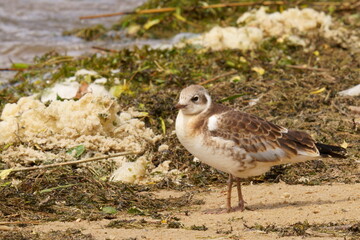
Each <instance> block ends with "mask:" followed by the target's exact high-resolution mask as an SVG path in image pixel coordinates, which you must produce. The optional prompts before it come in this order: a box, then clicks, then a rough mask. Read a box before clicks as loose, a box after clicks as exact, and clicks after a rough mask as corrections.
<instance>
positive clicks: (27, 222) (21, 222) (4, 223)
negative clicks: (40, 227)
mask: <svg viewBox="0 0 360 240" xmlns="http://www.w3.org/2000/svg"><path fill="white" fill-rule="evenodd" d="M40 223H41V222H39V221H17V222H0V225H18V224H40Z"/></svg>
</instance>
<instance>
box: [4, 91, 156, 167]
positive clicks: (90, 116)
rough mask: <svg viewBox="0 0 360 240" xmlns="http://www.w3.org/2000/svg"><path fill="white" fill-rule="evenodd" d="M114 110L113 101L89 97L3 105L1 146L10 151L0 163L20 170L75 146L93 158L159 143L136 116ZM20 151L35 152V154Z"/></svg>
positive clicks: (7, 151) (5, 152)
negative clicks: (34, 160) (93, 154)
mask: <svg viewBox="0 0 360 240" xmlns="http://www.w3.org/2000/svg"><path fill="white" fill-rule="evenodd" d="M119 111H120V106H119V105H118V103H117V102H116V100H114V99H112V98H110V97H104V96H96V95H93V94H91V93H88V94H86V95H84V96H83V97H82V98H81V99H80V100H78V101H74V100H65V101H57V100H55V101H52V102H51V103H50V105H49V106H46V105H45V104H44V103H42V102H40V101H39V100H37V99H36V98H35V97H34V96H32V97H23V98H21V99H19V101H18V102H17V103H13V104H6V105H5V107H4V110H3V112H2V115H1V120H2V121H1V122H0V145H6V144H8V145H9V147H8V148H7V149H6V150H4V151H3V152H2V154H1V157H0V158H1V160H2V161H3V162H6V163H7V164H8V165H9V166H14V165H17V164H20V165H22V164H24V162H25V159H32V158H34V156H35V157H36V158H37V159H38V160H42V159H44V160H45V159H47V160H50V161H51V160H55V157H56V155H53V156H49V155H47V154H46V152H48V151H53V150H55V151H59V152H61V153H62V152H66V150H67V149H69V148H71V147H74V146H77V145H80V144H81V145H84V146H85V148H86V150H87V151H94V152H98V153H112V152H114V153H115V152H119V151H135V152H139V151H143V150H144V148H145V147H147V146H149V144H150V145H153V144H155V142H156V141H158V140H159V139H160V136H157V135H155V134H154V133H153V131H152V130H151V129H150V128H146V127H145V123H144V122H142V121H140V120H139V119H137V118H135V116H136V115H137V114H138V113H137V112H136V111H133V110H131V109H130V110H128V111H123V112H122V113H121V114H118V112H119ZM34 146H35V147H34ZM24 148H25V149H27V148H30V149H37V151H36V155H35V153H34V152H33V151H25V150H24ZM25 152H26V153H25ZM39 154H40V155H43V156H44V157H43V158H42V157H40V156H39ZM59 156H60V155H59ZM59 156H58V157H59Z"/></svg>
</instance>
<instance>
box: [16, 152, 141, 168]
mask: <svg viewBox="0 0 360 240" xmlns="http://www.w3.org/2000/svg"><path fill="white" fill-rule="evenodd" d="M135 154H139V153H136V152H121V153H117V154H114V155H110V156H102V157H93V158H86V159H83V160H77V161H69V162H61V163H54V164H48V165H41V166H34V167H24V168H15V169H12V170H11V172H20V171H31V170H37V169H45V168H53V167H60V166H67V165H75V164H80V163H87V162H94V161H99V160H104V159H108V158H113V157H120V156H126V155H135Z"/></svg>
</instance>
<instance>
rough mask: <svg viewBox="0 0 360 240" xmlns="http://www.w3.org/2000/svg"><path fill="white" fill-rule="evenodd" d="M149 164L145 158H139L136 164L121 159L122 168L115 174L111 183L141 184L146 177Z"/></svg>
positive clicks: (111, 178)
mask: <svg viewBox="0 0 360 240" xmlns="http://www.w3.org/2000/svg"><path fill="white" fill-rule="evenodd" d="M118 161H119V160H118ZM148 164H149V162H148V160H147V159H146V158H145V157H144V156H142V157H139V158H138V159H137V160H136V161H134V162H128V161H127V160H126V159H125V158H120V167H119V168H118V169H116V170H115V171H114V172H113V174H112V175H111V177H110V181H113V182H117V181H121V182H126V183H140V181H141V180H142V179H143V178H144V177H145V175H146V167H147V165H148Z"/></svg>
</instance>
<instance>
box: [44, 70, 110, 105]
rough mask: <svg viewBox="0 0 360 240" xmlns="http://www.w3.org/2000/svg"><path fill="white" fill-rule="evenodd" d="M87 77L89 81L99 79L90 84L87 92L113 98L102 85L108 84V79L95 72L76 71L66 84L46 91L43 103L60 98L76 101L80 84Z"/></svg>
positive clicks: (60, 83) (66, 80)
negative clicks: (92, 78)
mask: <svg viewBox="0 0 360 240" xmlns="http://www.w3.org/2000/svg"><path fill="white" fill-rule="evenodd" d="M87 76H88V77H89V79H91V77H99V78H97V79H95V80H94V82H93V83H90V84H89V86H88V88H87V92H91V93H93V94H95V95H99V96H111V94H110V93H109V91H107V90H106V88H105V87H104V86H103V85H102V84H105V83H106V82H107V79H106V78H104V77H101V76H100V75H99V74H98V73H97V72H95V71H93V70H87V69H80V70H78V71H76V73H75V75H74V76H72V77H69V78H66V79H65V80H64V82H59V83H56V84H55V85H54V86H53V87H50V88H47V89H45V90H44V92H43V93H42V94H41V101H42V102H48V101H54V100H56V99H57V98H58V97H60V98H61V99H74V98H75V97H76V95H77V94H78V92H79V90H80V88H81V84H80V83H79V82H80V81H81V80H82V79H83V78H84V77H85V78H86V77H87Z"/></svg>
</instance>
